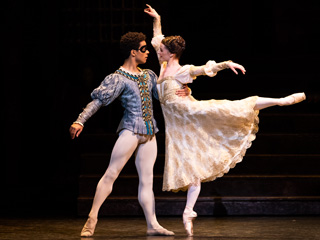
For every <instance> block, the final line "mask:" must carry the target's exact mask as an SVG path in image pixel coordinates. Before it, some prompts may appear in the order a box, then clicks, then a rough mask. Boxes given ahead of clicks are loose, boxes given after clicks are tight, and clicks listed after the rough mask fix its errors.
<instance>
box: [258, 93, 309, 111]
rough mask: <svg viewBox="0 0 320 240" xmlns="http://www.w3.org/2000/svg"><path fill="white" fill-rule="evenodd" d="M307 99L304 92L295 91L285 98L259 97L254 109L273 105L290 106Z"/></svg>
mask: <svg viewBox="0 0 320 240" xmlns="http://www.w3.org/2000/svg"><path fill="white" fill-rule="evenodd" d="M305 99H306V95H305V94H304V93H295V94H292V95H289V96H287V97H284V98H264V97H258V99H257V102H256V105H255V107H254V110H261V109H264V108H268V107H272V106H277V105H278V106H288V105H292V104H296V103H299V102H301V101H303V100H305Z"/></svg>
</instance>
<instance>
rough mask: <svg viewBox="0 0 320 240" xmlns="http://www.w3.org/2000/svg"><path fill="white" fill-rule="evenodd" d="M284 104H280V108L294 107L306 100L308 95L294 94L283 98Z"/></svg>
mask: <svg viewBox="0 0 320 240" xmlns="http://www.w3.org/2000/svg"><path fill="white" fill-rule="evenodd" d="M282 100H283V101H282V102H281V103H280V104H279V105H280V106H287V105H293V104H296V103H299V102H302V101H304V100H306V94H305V93H304V92H302V93H294V94H291V95H289V96H287V97H284V98H282Z"/></svg>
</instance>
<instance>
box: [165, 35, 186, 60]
mask: <svg viewBox="0 0 320 240" xmlns="http://www.w3.org/2000/svg"><path fill="white" fill-rule="evenodd" d="M162 44H164V45H165V46H166V47H167V49H168V50H169V52H171V53H175V54H176V56H177V58H180V57H181V54H182V53H183V51H184V50H185V49H186V41H185V40H184V39H183V38H182V37H181V36H170V37H166V38H164V39H163V40H162Z"/></svg>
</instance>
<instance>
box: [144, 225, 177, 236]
mask: <svg viewBox="0 0 320 240" xmlns="http://www.w3.org/2000/svg"><path fill="white" fill-rule="evenodd" d="M147 236H174V232H172V231H169V230H167V229H165V228H163V227H160V228H150V229H148V230H147Z"/></svg>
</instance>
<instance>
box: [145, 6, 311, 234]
mask: <svg viewBox="0 0 320 240" xmlns="http://www.w3.org/2000/svg"><path fill="white" fill-rule="evenodd" d="M145 12H146V13H147V14H149V15H150V16H151V17H153V18H154V23H153V31H154V37H153V39H152V42H151V43H152V45H153V47H154V48H155V50H156V51H157V55H158V59H159V61H160V64H161V71H160V76H159V79H158V81H157V89H158V95H159V99H160V103H161V107H162V111H163V115H164V119H165V125H166V156H165V169H164V176H163V189H162V190H163V191H174V192H177V191H179V190H188V194H187V203H186V207H185V210H184V212H183V223H184V227H185V229H186V232H187V234H188V235H189V236H192V235H193V223H192V220H193V219H194V218H195V217H197V213H196V212H194V211H193V207H194V205H195V203H196V200H197V198H198V196H199V193H200V188H201V182H207V181H213V180H215V179H216V178H218V177H222V176H223V175H224V174H225V173H227V172H228V171H229V170H230V168H233V167H235V165H236V164H237V163H239V162H241V161H242V158H243V156H244V155H245V152H246V150H247V149H248V148H249V147H250V146H251V142H252V141H253V140H254V139H255V134H256V132H257V131H258V121H259V119H258V113H259V110H261V109H264V108H267V107H271V106H276V105H279V106H286V105H292V104H295V103H298V102H301V101H303V100H305V99H306V96H305V94H304V93H296V94H292V95H290V96H287V97H284V98H262V97H258V96H253V97H248V98H246V99H242V100H238V101H228V100H208V101H197V100H195V99H194V98H193V97H192V96H191V95H190V96H188V97H185V98H179V97H177V96H176V95H175V94H174V92H175V91H176V89H179V88H181V87H182V85H183V84H187V83H192V82H193V80H195V79H196V77H197V76H199V75H208V76H210V77H213V76H215V75H216V74H217V72H218V71H220V70H223V69H226V68H230V69H231V70H232V71H234V72H235V74H238V73H237V69H239V70H240V71H241V72H242V73H243V74H245V69H244V67H243V66H241V65H239V64H237V63H233V62H232V61H227V62H221V63H216V62H214V61H208V62H207V64H206V65H204V66H199V67H196V66H193V65H184V66H181V65H180V64H179V58H180V56H181V54H182V52H183V51H184V49H185V41H184V39H183V38H182V37H181V36H170V37H166V38H165V37H164V36H163V35H162V32H161V23H160V16H159V14H158V13H157V12H156V11H155V9H153V8H151V6H149V5H147V8H146V9H145Z"/></svg>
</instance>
